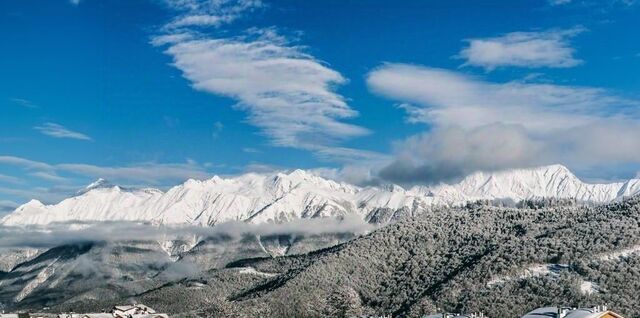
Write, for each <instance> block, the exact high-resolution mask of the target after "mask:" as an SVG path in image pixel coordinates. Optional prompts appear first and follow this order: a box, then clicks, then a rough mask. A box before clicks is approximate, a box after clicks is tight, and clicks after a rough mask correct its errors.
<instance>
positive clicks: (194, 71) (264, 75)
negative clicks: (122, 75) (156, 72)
mask: <svg viewBox="0 0 640 318" xmlns="http://www.w3.org/2000/svg"><path fill="white" fill-rule="evenodd" d="M167 54H169V55H171V56H172V57H173V58H174V65H175V66H176V67H177V68H179V69H180V70H182V71H183V72H184V76H185V77H186V78H187V79H189V80H190V81H191V82H192V83H193V87H194V88H196V89H198V90H202V91H206V92H210V93H214V94H219V95H224V96H228V97H231V98H234V99H236V100H238V104H237V105H236V107H237V108H238V109H242V110H245V111H247V112H248V113H249V121H250V122H251V123H252V124H254V125H256V126H258V127H260V128H262V129H263V131H264V133H265V134H266V135H267V136H269V137H270V138H271V139H272V141H273V142H274V144H276V145H279V146H290V147H298V148H315V146H314V145H316V144H320V145H322V144H325V145H326V144H330V143H332V142H333V141H336V140H340V139H344V138H348V137H354V136H361V135H364V134H366V133H367V131H366V130H365V129H364V128H361V127H358V126H354V125H350V124H346V123H342V122H340V121H338V119H340V118H349V117H353V116H355V115H356V114H357V113H356V112H355V111H354V110H353V109H351V108H350V107H349V106H348V105H347V104H346V102H345V100H344V98H343V97H342V96H340V95H338V94H336V93H334V92H333V91H332V87H333V86H334V85H336V84H341V83H343V82H344V81H345V80H344V78H343V77H342V76H341V75H340V74H339V73H338V72H336V71H334V70H332V69H330V68H328V67H326V66H325V65H323V63H321V62H320V61H318V60H316V59H314V58H313V57H311V56H309V55H307V54H305V53H303V52H302V51H301V49H300V48H299V47H295V46H289V45H286V43H280V42H273V41H271V40H270V39H262V38H258V39H253V40H250V39H246V38H232V39H198V40H187V41H183V42H179V43H176V44H173V45H172V46H170V47H169V48H168V49H167Z"/></svg>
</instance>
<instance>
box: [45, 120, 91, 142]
mask: <svg viewBox="0 0 640 318" xmlns="http://www.w3.org/2000/svg"><path fill="white" fill-rule="evenodd" d="M33 128H34V129H36V130H38V131H40V132H41V133H43V134H45V135H47V136H51V137H54V138H69V139H78V140H92V139H91V137H89V136H87V135H85V134H83V133H80V132H77V131H73V130H70V129H68V128H66V127H64V126H62V125H60V124H56V123H44V124H42V125H41V126H36V127H33Z"/></svg>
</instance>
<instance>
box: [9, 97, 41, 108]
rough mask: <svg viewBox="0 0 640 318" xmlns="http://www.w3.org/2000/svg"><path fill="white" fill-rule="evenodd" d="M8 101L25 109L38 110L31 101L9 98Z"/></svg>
mask: <svg viewBox="0 0 640 318" xmlns="http://www.w3.org/2000/svg"><path fill="white" fill-rule="evenodd" d="M9 100H10V101H12V102H14V103H16V104H18V105H20V106H22V107H26V108H38V106H37V105H35V104H34V103H33V102H32V101H30V100H27V99H24V98H9Z"/></svg>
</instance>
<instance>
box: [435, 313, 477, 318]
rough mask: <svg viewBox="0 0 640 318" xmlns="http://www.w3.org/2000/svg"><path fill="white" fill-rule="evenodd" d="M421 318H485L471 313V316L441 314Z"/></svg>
mask: <svg viewBox="0 0 640 318" xmlns="http://www.w3.org/2000/svg"><path fill="white" fill-rule="evenodd" d="M422 318H486V317H485V315H484V314H483V313H479V314H476V313H473V314H452V313H441V314H434V315H427V316H422Z"/></svg>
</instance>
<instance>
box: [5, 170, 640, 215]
mask: <svg viewBox="0 0 640 318" xmlns="http://www.w3.org/2000/svg"><path fill="white" fill-rule="evenodd" d="M638 193H640V180H638V179H633V180H629V181H627V182H620V183H611V184H588V183H584V182H582V181H580V180H579V179H578V178H577V177H576V176H575V175H573V174H572V173H571V172H570V171H569V170H568V169H567V168H565V167H563V166H560V165H551V166H545V167H540V168H532V169H521V170H509V171H502V172H496V173H482V172H478V173H475V174H472V175H470V176H468V177H466V178H465V179H463V180H462V181H461V182H460V183H457V184H451V185H449V184H440V185H437V186H431V187H426V186H416V187H413V188H411V189H403V188H402V187H400V186H396V185H394V186H385V187H365V188H361V187H357V186H353V185H349V184H345V183H339V182H335V181H331V180H327V179H323V178H321V177H319V176H316V175H314V174H312V173H310V172H306V171H303V170H295V171H293V172H290V173H276V174H254V173H251V174H245V175H241V176H238V177H235V178H220V177H217V176H216V177H213V178H212V179H209V180H204V181H198V180H188V181H187V182H185V183H183V184H181V185H178V186H176V187H173V188H171V189H169V190H168V191H167V192H162V191H160V190H157V189H124V188H121V187H118V186H111V185H109V184H108V183H107V182H106V181H104V180H98V181H97V182H95V183H93V184H92V185H90V186H89V187H87V189H85V190H83V191H81V192H79V193H78V194H77V195H76V196H74V197H71V198H68V199H66V200H64V201H62V202H60V203H58V204H55V205H43V204H42V203H40V202H39V201H36V200H32V201H30V202H28V203H27V204H24V205H22V206H20V207H18V208H17V209H16V210H15V211H14V212H13V213H11V214H9V215H7V216H6V217H4V218H3V219H2V220H0V224H4V225H28V224H39V225H45V224H49V223H52V222H68V221H116V220H124V221H147V222H152V223H154V224H193V225H208V226H211V225H215V224H217V223H220V222H225V221H247V222H253V223H260V222H273V221H275V222H284V221H289V220H293V219H297V218H313V217H327V216H341V215H347V214H352V213H355V214H357V215H359V216H361V217H363V218H366V217H367V216H368V215H370V214H371V213H372V212H375V211H377V210H379V209H388V210H390V211H398V210H403V211H405V212H407V211H408V212H410V213H413V212H416V211H419V210H423V209H426V208H428V207H429V206H431V205H457V204H464V203H465V202H468V201H475V200H479V199H512V200H514V201H520V200H523V199H530V198H546V197H554V198H575V199H578V200H581V201H592V202H609V201H612V200H617V199H621V198H623V197H628V196H632V195H635V194H638Z"/></svg>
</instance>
